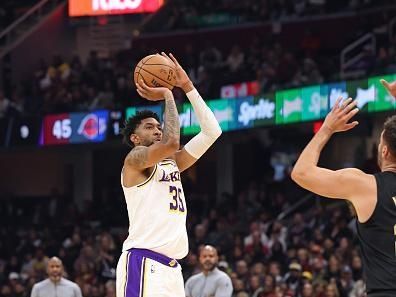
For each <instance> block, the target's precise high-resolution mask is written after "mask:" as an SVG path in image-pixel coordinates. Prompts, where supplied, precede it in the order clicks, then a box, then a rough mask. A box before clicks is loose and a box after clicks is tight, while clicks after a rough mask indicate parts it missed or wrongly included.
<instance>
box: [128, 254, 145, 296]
mask: <svg viewBox="0 0 396 297" xmlns="http://www.w3.org/2000/svg"><path fill="white" fill-rule="evenodd" d="M129 253H130V255H129V262H128V264H127V265H128V276H127V284H126V289H125V297H139V296H140V280H141V278H142V263H143V256H141V255H137V254H136V253H134V252H133V251H131V252H129ZM143 273H144V271H143Z"/></svg>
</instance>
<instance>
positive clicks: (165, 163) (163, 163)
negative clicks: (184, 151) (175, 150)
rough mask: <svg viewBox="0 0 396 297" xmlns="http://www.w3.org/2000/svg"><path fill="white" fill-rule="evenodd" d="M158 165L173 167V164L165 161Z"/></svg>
mask: <svg viewBox="0 0 396 297" xmlns="http://www.w3.org/2000/svg"><path fill="white" fill-rule="evenodd" d="M159 165H161V166H167V165H172V166H175V163H173V162H169V161H167V162H161V163H159Z"/></svg>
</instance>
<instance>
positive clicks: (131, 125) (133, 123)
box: [121, 110, 160, 147]
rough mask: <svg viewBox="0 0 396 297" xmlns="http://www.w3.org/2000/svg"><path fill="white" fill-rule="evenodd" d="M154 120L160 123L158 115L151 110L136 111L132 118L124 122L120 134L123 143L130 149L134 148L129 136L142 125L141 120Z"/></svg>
mask: <svg viewBox="0 0 396 297" xmlns="http://www.w3.org/2000/svg"><path fill="white" fill-rule="evenodd" d="M148 118H154V119H156V120H157V121H158V122H159V121H160V119H159V117H158V115H157V114H156V113H155V112H153V111H151V110H142V111H138V112H137V113H136V114H135V115H134V116H132V117H130V118H128V119H126V120H125V122H124V128H122V130H121V134H122V135H123V142H124V143H125V144H127V145H128V146H130V147H134V146H135V145H134V144H133V142H132V141H131V135H132V134H133V133H135V131H136V128H137V127H138V126H139V125H140V124H141V123H142V120H144V119H148Z"/></svg>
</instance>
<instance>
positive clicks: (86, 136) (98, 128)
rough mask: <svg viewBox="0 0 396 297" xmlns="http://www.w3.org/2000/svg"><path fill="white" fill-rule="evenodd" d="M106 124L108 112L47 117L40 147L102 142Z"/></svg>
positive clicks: (104, 136) (104, 137) (105, 133)
mask: <svg viewBox="0 0 396 297" xmlns="http://www.w3.org/2000/svg"><path fill="white" fill-rule="evenodd" d="M108 122H109V111H108V110H99V111H93V112H90V113H83V112H74V113H62V114H55V115H48V116H46V117H45V118H44V121H43V129H42V134H41V137H40V145H57V144H68V143H89V142H103V141H104V140H105V139H106V135H107V129H108Z"/></svg>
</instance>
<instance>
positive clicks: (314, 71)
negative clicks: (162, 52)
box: [0, 31, 396, 117]
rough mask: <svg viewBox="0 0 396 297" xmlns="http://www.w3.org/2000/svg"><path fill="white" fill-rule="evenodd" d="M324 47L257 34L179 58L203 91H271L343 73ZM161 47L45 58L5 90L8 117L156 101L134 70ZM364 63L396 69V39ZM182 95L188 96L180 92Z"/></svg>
mask: <svg viewBox="0 0 396 297" xmlns="http://www.w3.org/2000/svg"><path fill="white" fill-rule="evenodd" d="M320 46H321V41H320V37H319V36H317V35H315V34H313V33H312V32H310V31H307V32H306V35H305V36H304V37H303V38H302V40H301V44H300V46H299V49H298V50H293V51H292V50H289V49H288V48H287V47H284V46H283V45H282V44H281V43H280V42H276V41H274V42H273V43H264V42H263V41H262V40H260V38H255V39H254V40H253V42H251V43H250V44H249V45H248V47H246V48H241V47H240V46H239V45H237V44H235V45H234V46H232V48H231V49H230V50H229V51H227V52H222V51H220V50H219V49H218V48H217V47H216V46H215V45H214V44H213V43H211V42H209V41H208V42H207V43H206V44H205V45H204V48H203V49H202V50H200V51H198V50H197V49H195V48H194V47H193V45H192V44H187V45H186V46H185V48H184V50H183V52H182V53H180V54H179V55H178V58H179V60H180V62H181V63H182V65H183V67H184V68H185V69H186V71H187V72H188V74H189V75H190V77H191V79H192V80H193V82H194V84H195V85H196V87H197V89H198V90H199V92H200V93H201V95H202V96H203V97H204V98H205V99H213V98H219V96H220V90H221V87H222V86H224V85H227V84H233V83H240V82H244V81H257V82H258V86H259V92H260V93H265V92H272V91H275V90H279V89H282V88H293V87H297V86H303V85H310V84H318V83H322V82H325V81H329V80H331V79H335V78H338V74H339V69H338V68H337V66H336V65H337V64H336V63H335V62H334V61H333V60H332V59H331V58H329V57H327V56H323V55H321V54H320V52H319V49H320ZM156 52H159V50H158V49H146V48H144V49H140V50H138V49H137V50H135V51H133V52H132V53H131V52H130V51H129V52H120V53H118V54H116V55H114V56H111V57H109V58H100V57H98V55H97V53H96V52H94V51H92V52H91V54H90V55H89V57H88V59H87V60H86V61H85V62H83V61H81V59H80V58H79V57H78V56H74V57H73V58H72V59H71V60H67V59H64V58H62V57H61V56H54V57H53V59H52V61H51V62H49V63H48V62H46V61H45V60H41V61H40V63H39V65H38V67H37V69H36V71H35V72H34V74H33V77H32V78H31V79H29V80H28V81H26V82H24V83H20V84H17V85H16V86H15V87H14V88H13V89H12V90H11V91H10V92H8V93H5V92H4V91H2V90H0V117H5V116H16V115H25V114H33V115H42V114H47V113H60V112H70V111H88V110H94V109H103V108H104V109H123V108H125V107H127V106H131V105H148V104H149V103H148V102H147V101H145V100H143V99H141V98H140V97H139V95H138V94H137V92H136V89H135V87H134V84H133V82H132V71H131V69H133V66H134V65H136V63H137V62H138V61H139V59H140V58H141V57H142V56H145V55H147V54H150V53H156ZM125 61H129V63H125ZM359 67H360V68H361V69H365V70H366V71H365V75H370V74H384V73H394V72H396V46H395V45H394V44H391V45H389V46H384V47H381V48H380V49H379V51H378V53H377V54H374V53H372V52H370V51H367V52H366V53H365V56H364V58H363V59H362V61H361V65H360V66H359ZM175 98H176V100H177V102H179V103H180V102H183V100H185V97H184V95H183V94H182V93H180V92H177V91H176V92H175Z"/></svg>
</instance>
